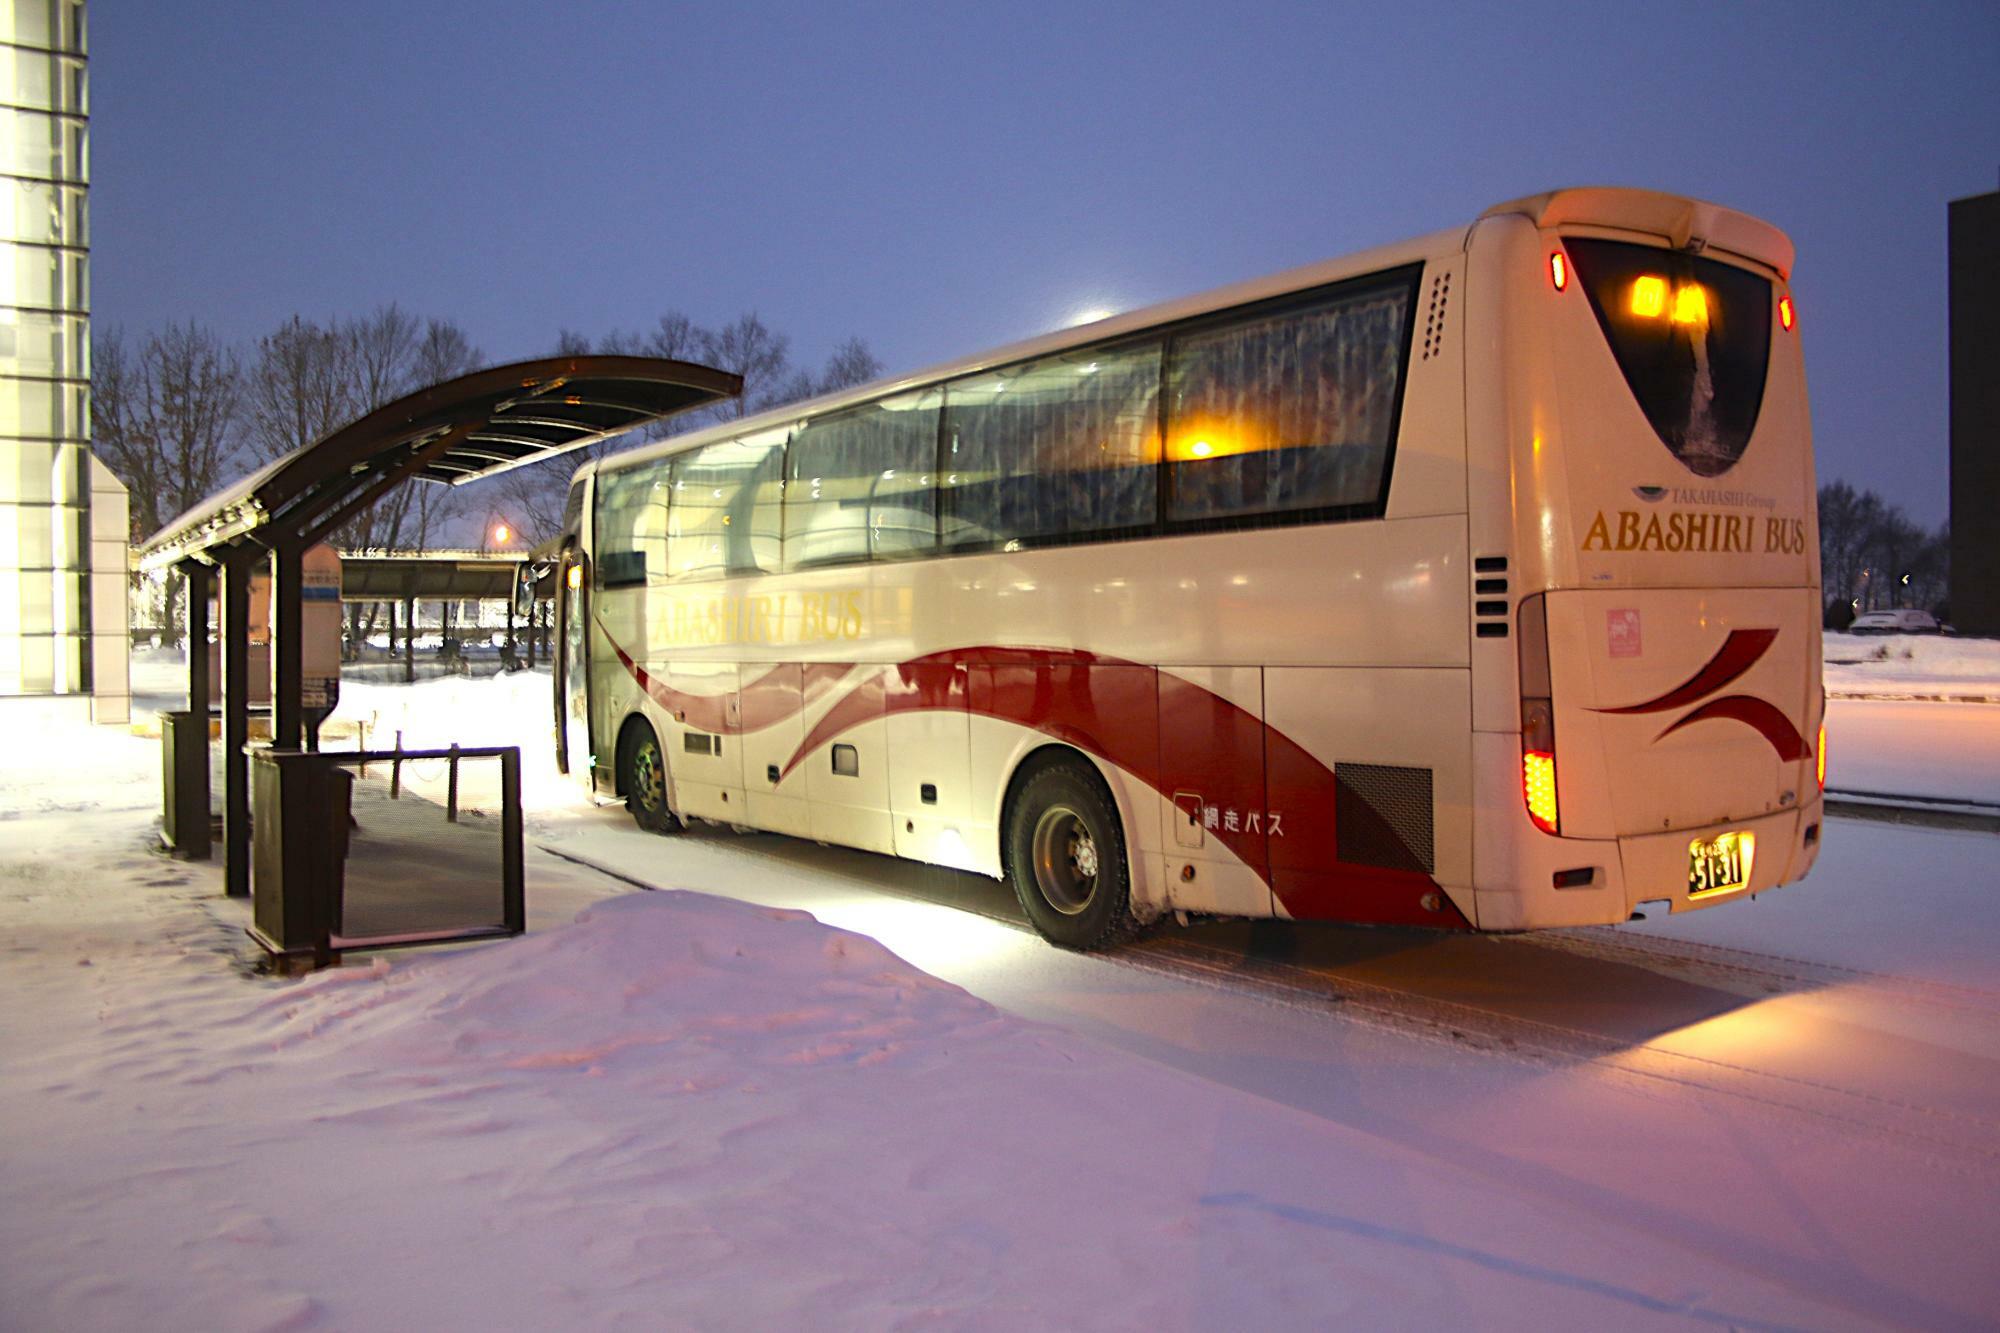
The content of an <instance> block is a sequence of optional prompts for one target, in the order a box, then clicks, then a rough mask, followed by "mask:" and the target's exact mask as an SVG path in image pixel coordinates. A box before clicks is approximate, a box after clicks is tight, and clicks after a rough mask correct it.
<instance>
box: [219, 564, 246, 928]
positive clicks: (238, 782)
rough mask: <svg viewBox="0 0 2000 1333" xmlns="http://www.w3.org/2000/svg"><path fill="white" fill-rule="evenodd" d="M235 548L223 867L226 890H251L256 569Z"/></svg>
mask: <svg viewBox="0 0 2000 1333" xmlns="http://www.w3.org/2000/svg"><path fill="white" fill-rule="evenodd" d="M253 563H254V558H253V557H252V556H251V555H250V554H249V553H248V552H233V553H231V555H229V556H227V557H225V559H224V561H223V565H222V632H221V636H220V637H221V640H222V871H223V887H224V891H225V892H227V893H228V894H229V896H230V897H232V898H247V897H249V896H250V757H249V755H248V754H246V753H245V751H246V749H247V748H248V747H249V744H250V571H251V566H252V564H253Z"/></svg>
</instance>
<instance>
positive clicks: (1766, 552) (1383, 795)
mask: <svg viewBox="0 0 2000 1333" xmlns="http://www.w3.org/2000/svg"><path fill="white" fill-rule="evenodd" d="M1791 265H1792V246H1791V243H1790V242H1789V241H1788V240H1787V239H1786V238H1785V236H1784V235H1783V234H1782V233H1781V232H1779V231H1778V230H1776V229H1775V228H1773V227H1771V226H1769V225H1767V224H1765V223H1763V222H1760V221H1758V220H1756V219H1754V218H1751V217H1747V216H1745V215H1743V214H1741V213H1736V212H1732V211H1730V210H1728V209H1726V208H1721V207H1718V206H1716V205H1713V204H1708V203H1703V202H1700V201H1697V200H1693V199H1685V198H1679V197H1674V196H1669V195H1664V194H1655V193H1649V192H1645V191H1638V190H1628V189H1577V190H1559V191H1555V192H1553V193H1549V194H1542V195H1536V196H1534V197H1532V198H1527V199H1521V200H1517V201H1515V202H1513V203H1508V204H1502V205H1500V206H1498V207H1496V208H1492V209H1489V210H1488V211H1487V212H1486V213H1484V214H1482V215H1481V216H1480V217H1479V218H1477V219H1476V220H1475V221H1473V222H1472V223H1471V224H1470V225H1466V226H1460V227H1455V228H1453V229H1451V230H1449V231H1443V232H1439V233H1437V234H1435V235H1431V236H1426V237H1422V238H1420V239H1417V240H1413V241H1408V242H1405V243H1403V244H1400V245H1392V246H1387V247H1384V248H1382V249H1378V250H1372V251H1369V252H1367V253H1365V254H1359V255H1355V256H1353V257H1351V258H1346V259H1340V260H1334V261H1330V262H1327V263H1323V264H1318V265H1314V266H1312V267H1309V268H1304V269H1300V270H1297V271H1294V272H1290V273H1284V274H1280V275H1277V276H1275V277H1270V278H1264V279H1261V280H1259V281H1255V282H1249V283H1244V284H1242V285H1241V286H1236V287H1231V288H1229V289H1227V290H1224V291H1219V292H1214V293H1211V294H1209V295H1205V296H1198V297H1193V298H1190V299H1187V300H1183V301H1177V302H1173V303H1171V304H1167V305H1163V306H1158V307H1155V308H1153V309H1149V310H1143V311H1137V312H1134V313H1131V314H1125V315H1120V316H1117V317H1115V318H1111V319H1106V320H1103V321H1100V322H1098V323H1095V324H1090V325H1087V326H1084V327H1078V328H1072V329H1067V330H1064V331H1062V332H1060V333H1054V334H1050V335H1048V336H1046V337H1043V338H1038V339H1034V340H1031V341H1029V342H1025V343H1021V344H1018V345H1016V346H1011V347H1005V348H1001V349H999V350H998V351H994V352H989V353H986V354H984V355H981V356H977V357H972V358H969V359H967V360H964V361H960V362H956V363H954V364H951V365H947V366H943V367H939V368H936V369H933V370H929V371H925V372H923V373H920V374H915V375H909V376H904V377H901V378H898V379H893V380H888V381H884V382H881V383H878V384H873V385H870V386H867V387H864V388H858V389H854V390H851V391H848V392H843V393H839V394H836V395H832V396H828V397H825V398H821V399H818V400H815V401H812V402H808V403H804V404H799V405H794V406H788V407H785V408H782V409H779V410H777V411H774V412H767V413H764V414H763V415H760V416H752V417H748V418H746V419H744V420H741V421H736V422H730V423H728V424H726V425H722V426H717V427H715V428H713V429H708V430H704V431H702V432H700V433H697V434H689V435H684V436H680V437H677V438H672V439H668V440H665V441H662V442H659V443H657V444H653V445H649V446H647V447H643V448H639V449H635V450H633V451H631V452H629V453H626V454H623V455H622V456H617V457H613V458H608V459H604V460H601V461H599V462H597V463H595V464H593V465H590V466H586V467H585V468H583V469H581V470H580V471H579V472H578V474H577V477H576V481H575V484H574V488H573V490H572V492H571V495H570V500H569V510H568V519H567V523H566V534H565V547H564V556H563V559H564V562H565V563H564V571H565V578H564V592H563V595H562V598H561V609H560V615H561V619H562V625H563V632H562V636H561V639H562V646H563V651H562V653H561V655H560V657H559V659H558V662H557V668H558V670H557V683H556V690H557V714H558V731H559V733H560V735H559V748H560V750H561V755H562V761H563V763H564V764H565V766H566V768H567V769H568V770H569V771H572V772H575V773H578V774H581V775H585V776H587V778H588V779H589V781H590V782H591V783H592V784H593V786H594V788H595V789H596V790H597V791H598V792H600V793H603V794H605V795H616V796H622V797H623V798H624V799H625V800H626V802H627V804H628V805H629V806H630V808H631V810H632V812H633V814H634V815H635V816H636V818H637V819H638V821H639V822H640V823H641V824H642V825H645V826H647V827H649V828H655V829H659V830H662V831H668V830H671V829H674V828H678V827H680V826H681V825H682V824H683V823H684V822H686V821H688V820H692V819H703V820H710V821H715V822H718V823H724V824H730V825H736V826H741V827H747V828H753V829H765V830H771V831H775V832H779V833H786V834H792V835H796V836H799V837H805V838H813V839H817V840H819V841H821V842H827V843H838V844H843V845H846V846H850V847H859V848H866V849H868V850H870V851H876V852H882V853H887V854H891V855H896V856H902V857H909V858H913V859H916V860H920V861H926V862H933V863H937V864H940V865H948V866H956V867H960V868H963V869H966V870H971V871H977V872H982V873H985V874H989V875H995V876H1005V877H1008V878H1010V879H1011V880H1012V882H1013V885H1014V888H1015V890H1016V891H1017V893H1018V894H1019V896H1020V899H1021V902H1022V905H1023V907H1024V908H1025V910H1026V911H1027V914H1028V916H1029V917H1030V918H1031V919H1032V920H1033V922H1034V924H1035V925H1036V926H1037V927H1038V928H1040V929H1041V930H1042V932H1043V933H1044V934H1046V935H1047V936H1049V937H1050V938H1051V939H1053V940H1055V941H1057V942H1059V943H1062V944H1067V945H1072V946H1078V947H1090V946H1094V945H1097V944H1100V943H1103V942H1105V941H1107V940H1109V939H1112V938H1114V937H1116V936H1117V935H1119V934H1120V933H1121V932H1122V931H1124V930H1126V929H1128V928H1130V927H1132V926H1133V925H1135V924H1140V923H1144V922H1147V921H1150V920H1153V919H1156V918H1158V917H1159V916H1161V915H1162V914H1164V913H1172V912H1183V913H1203V914H1219V915H1230V916H1245V917H1289V918H1298V919H1306V920H1331V921H1346V922H1364V923H1383V924H1397V925H1421V926H1436V927H1443V928H1457V929H1479V930H1521V929H1528V928H1534V927H1543V926H1561V925H1578V924H1586V923H1602V922H1617V921H1624V920H1626V919H1628V918H1629V917H1630V916H1631V915H1632V914H1633V912H1634V911H1635V910H1636V909H1638V908H1639V907H1640V906H1641V905H1642V904H1647V903H1652V904H1661V903H1664V904H1665V906H1667V907H1668V908H1670V909H1671V910H1674V911H1682V910H1686V909H1689V908H1696V907H1703V906H1707V905H1709V904H1712V903H1716V902H1720V901H1725V900H1729V899H1735V898H1740V897H1743V896H1746V895H1749V894H1755V893H1757V892H1760V891H1763V890H1767V889H1771V888H1773V887H1775V886H1777V885H1779V884H1783V883H1786V882H1787V881H1790V880H1795V879H1798V878H1799V877H1800V876H1802V875H1804V874H1805V873H1806V871H1807V870H1808V868H1810V866H1811V865H1812V862H1813V859H1814V857H1815V855H1816V854H1817V852H1818V843H1819V833H1820V822H1821V821H1820V810H1821V796H1820V791H1821V786H1822V781H1823V774H1824V767H1823V763H1822V760H1821V755H1822V748H1821V746H1822V740H1823V732H1822V728H1821V725H1820V721H1821V713H1822V709H1823V699H1822V691H1821V687H1820V645H1819V633H1818V620H1819V615H1818V613H1819V593H1818V583H1819V571H1818V550H1819V543H1818V536H1817V530H1816V524H1815V515H1814V481H1813V464H1812V451H1811V439H1810V427H1809V423H1808V420H1807V412H1806V391H1805V377H1804V372H1803V369H1802V364H1801V360H1800V355H1799V345H1798V333H1797V330H1796V328H1795V316H1794V312H1793V308H1792V302H1791V296H1790V292H1789V288H1788V285H1787V283H1788V279H1789V275H1790V270H1791Z"/></svg>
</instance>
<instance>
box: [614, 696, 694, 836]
mask: <svg viewBox="0 0 2000 1333" xmlns="http://www.w3.org/2000/svg"><path fill="white" fill-rule="evenodd" d="M618 786H619V788H620V790H622V791H623V792H624V793H625V808H626V809H627V810H628V811H630V812H631V814H632V821H633V822H634V823H636V824H637V825H638V826H639V827H640V828H642V829H645V830H646V831H647V832H649V833H678V832H680V829H681V821H680V819H679V818H678V817H676V816H675V814H674V811H673V807H672V806H671V805H669V804H668V802H667V756H666V752H665V751H664V750H662V749H660V738H659V736H658V735H656V734H655V733H654V731H653V727H652V724H651V723H649V722H647V721H646V720H645V719H644V718H634V719H633V720H632V722H631V723H630V725H628V726H627V727H626V728H625V734H624V736H623V737H622V739H621V741H620V744H619V746H618Z"/></svg>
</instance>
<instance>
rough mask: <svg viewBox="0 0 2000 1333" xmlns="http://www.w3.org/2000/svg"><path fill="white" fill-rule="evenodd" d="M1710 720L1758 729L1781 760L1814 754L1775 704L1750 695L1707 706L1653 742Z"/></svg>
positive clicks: (1723, 700) (1726, 698) (1729, 698)
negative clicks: (1724, 720) (1740, 724)
mask: <svg viewBox="0 0 2000 1333" xmlns="http://www.w3.org/2000/svg"><path fill="white" fill-rule="evenodd" d="M1711 719H1726V720H1728V721H1731V722H1742V723H1746V724H1747V725H1749V726H1752V727H1755V728H1756V729H1757V731H1758V732H1759V734H1761V735H1762V736H1763V737H1764V739H1765V740H1767V741H1769V742H1771V748H1772V749H1774V750H1776V751H1777V752H1778V758H1780V759H1804V758H1807V757H1808V756H1810V755H1811V754H1812V749H1811V747H1810V746H1808V745H1807V744H1806V738H1805V737H1803V736H1801V735H1799V729H1798V728H1797V727H1795V726H1793V725H1792V720H1791V719H1790V718H1788V717H1786V716H1785V715H1784V713H1783V712H1781V711H1780V710H1779V708H1778V706H1777V705H1776V704H1772V703H1767V702H1766V701H1764V700H1762V699H1753V698H1751V697H1750V696H1749V695H1747V694H1730V695H1725V696H1723V697H1722V698H1720V699H1715V700H1712V701H1711V702H1709V703H1705V704H1703V705H1702V706H1701V707H1699V708H1697V709H1695V710H1694V711H1693V712H1692V713H1689V714H1688V715H1687V716H1686V717H1684V718H1682V719H1681V720H1680V721H1678V722H1676V723H1674V724H1673V725H1672V726H1670V727H1668V728H1667V729H1666V730H1665V731H1663V732H1661V733H1660V734H1659V735H1658V736H1655V737H1654V738H1653V739H1654V740H1656V741H1658V740H1665V739H1666V738H1667V737H1668V736H1671V735H1672V734H1673V733H1674V732H1676V731H1679V730H1680V729H1681V728H1682V727H1685V726H1689V725H1691V724H1693V723H1696V722H1707V721H1710V720H1711Z"/></svg>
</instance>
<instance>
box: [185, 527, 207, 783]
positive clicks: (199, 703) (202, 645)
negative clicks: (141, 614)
mask: <svg viewBox="0 0 2000 1333" xmlns="http://www.w3.org/2000/svg"><path fill="white" fill-rule="evenodd" d="M180 571H181V576H182V577H183V578H185V579H186V580H187V595H188V614H187V633H188V711H189V712H190V713H194V714H196V715H198V716H200V717H204V718H205V717H207V716H208V701H209V697H210V696H211V695H212V694H213V693H214V686H213V684H212V683H211V682H210V680H209V678H208V603H209V601H210V599H211V598H213V597H214V596H215V573H214V571H213V570H211V569H210V568H209V567H208V566H207V565H204V564H203V563H201V561H199V560H184V561H182V562H181V566H180ZM201 735H202V748H203V749H204V750H206V749H207V748H208V728H207V727H203V728H202V731H201ZM201 772H202V781H203V783H204V784H206V782H207V780H208V765H206V764H203V765H202V769H201Z"/></svg>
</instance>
